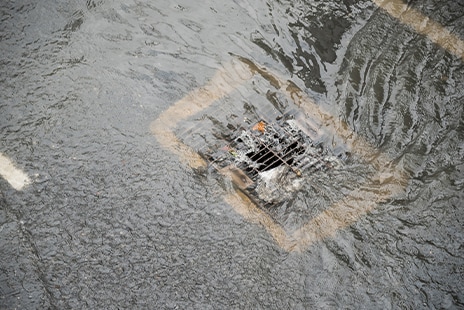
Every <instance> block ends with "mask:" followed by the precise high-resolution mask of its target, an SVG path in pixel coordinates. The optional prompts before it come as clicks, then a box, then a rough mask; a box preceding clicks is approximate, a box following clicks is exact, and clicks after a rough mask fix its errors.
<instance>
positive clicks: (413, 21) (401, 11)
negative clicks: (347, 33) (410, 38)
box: [372, 0, 464, 60]
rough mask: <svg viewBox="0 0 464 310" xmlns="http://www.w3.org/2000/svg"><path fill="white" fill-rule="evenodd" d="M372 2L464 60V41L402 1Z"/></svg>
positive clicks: (378, 0)
mask: <svg viewBox="0 0 464 310" xmlns="http://www.w3.org/2000/svg"><path fill="white" fill-rule="evenodd" d="M372 1H373V2H374V3H375V4H376V5H378V6H379V7H380V8H382V9H384V10H385V11H386V12H387V13H388V14H390V15H391V16H393V17H395V18H396V19H398V20H399V21H400V22H402V23H403V24H406V25H408V26H410V27H411V28H412V29H414V31H415V32H417V33H419V34H422V35H425V36H427V37H428V38H429V39H430V41H432V42H434V43H435V44H437V45H439V46H441V47H442V48H444V49H446V50H448V51H449V52H451V53H453V54H454V55H456V56H458V57H460V58H461V59H463V60H464V41H462V40H461V39H460V38H459V37H458V36H456V35H454V34H452V33H451V32H450V31H449V30H448V29H446V28H445V27H443V26H442V25H440V24H439V23H437V22H435V21H434V20H432V19H430V18H429V17H427V16H425V15H424V14H422V13H421V12H419V11H417V10H416V9H413V8H411V7H408V5H407V4H406V3H404V2H403V1H401V0H388V1H387V0H372Z"/></svg>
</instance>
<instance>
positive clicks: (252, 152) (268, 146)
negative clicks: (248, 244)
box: [200, 117, 341, 207]
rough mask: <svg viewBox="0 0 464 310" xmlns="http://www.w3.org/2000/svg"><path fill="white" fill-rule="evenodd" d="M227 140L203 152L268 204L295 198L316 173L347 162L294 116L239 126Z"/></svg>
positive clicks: (256, 198) (262, 203)
mask: <svg viewBox="0 0 464 310" xmlns="http://www.w3.org/2000/svg"><path fill="white" fill-rule="evenodd" d="M225 140H226V141H225V143H224V144H222V145H218V146H217V147H216V148H214V149H212V148H207V149H206V150H204V151H200V154H201V155H202V156H203V157H204V158H205V159H206V160H207V161H209V162H210V164H211V165H212V166H213V167H214V168H215V169H217V170H218V171H219V172H220V173H221V174H223V175H226V176H228V177H230V178H231V179H232V182H233V183H234V184H235V185H236V186H237V187H238V188H239V189H240V190H242V191H244V192H245V194H247V196H248V197H250V198H251V199H252V200H253V201H254V202H255V203H257V204H258V205H259V206H262V207H274V206H277V205H278V204H280V203H282V202H284V201H286V200H288V199H291V198H292V197H293V196H294V193H295V192H296V191H298V190H299V189H300V188H301V186H302V182H303V180H304V177H306V176H308V175H310V174H311V172H315V171H318V170H326V169H331V168H335V167H338V166H339V165H341V161H340V159H339V158H337V157H336V156H333V155H332V154H330V153H329V152H328V151H327V150H325V149H324V148H323V146H322V145H321V144H318V143H315V142H314V141H313V140H312V139H311V138H310V137H309V136H308V135H307V134H306V133H305V131H304V130H303V129H302V128H301V126H300V125H299V124H298V122H297V121H295V120H294V119H292V118H288V117H287V118H283V117H281V118H279V119H276V121H275V122H272V123H271V122H267V121H265V120H261V121H259V122H257V123H256V124H254V125H253V126H250V127H249V128H243V127H241V128H238V129H235V130H234V131H233V132H232V133H231V134H230V135H229V136H227V138H226V139H225Z"/></svg>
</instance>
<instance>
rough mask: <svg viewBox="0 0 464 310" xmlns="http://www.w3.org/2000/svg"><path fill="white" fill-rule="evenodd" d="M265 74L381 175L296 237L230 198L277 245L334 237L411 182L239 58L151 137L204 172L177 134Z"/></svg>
mask: <svg viewBox="0 0 464 310" xmlns="http://www.w3.org/2000/svg"><path fill="white" fill-rule="evenodd" d="M255 75H260V76H261V77H262V78H264V79H265V80H267V81H268V82H269V84H270V86H271V87H274V88H275V89H277V90H278V91H280V92H281V93H282V94H285V95H286V96H287V97H288V98H290V99H291V100H292V101H293V102H294V103H295V104H296V105H297V106H299V107H300V108H301V109H302V110H303V111H304V112H305V114H306V115H307V116H308V117H310V118H313V119H315V120H316V121H318V122H319V123H320V124H321V125H322V126H323V127H324V128H325V129H328V130H331V131H332V132H333V133H334V134H336V135H338V136H339V137H341V138H343V140H344V141H346V143H347V145H348V146H349V148H350V150H351V151H352V152H354V153H356V154H357V155H359V156H360V157H362V158H365V159H366V161H367V162H369V164H370V165H372V166H373V167H374V168H375V169H376V171H377V173H376V174H375V176H373V177H371V178H370V181H368V182H367V183H365V184H360V186H359V187H358V188H357V189H355V190H353V191H352V192H351V193H349V194H348V195H347V196H345V197H344V198H343V199H341V200H340V201H338V202H335V203H334V204H333V205H331V206H329V207H328V208H327V209H326V210H325V211H323V212H321V213H320V214H318V215H317V216H316V217H315V218H313V219H311V220H310V221H308V222H307V223H306V224H304V225H303V226H301V227H300V228H298V229H297V230H295V231H293V232H287V231H285V229H284V227H282V226H281V225H280V224H279V223H277V222H276V221H274V220H273V219H272V218H271V217H270V216H269V215H268V214H267V213H266V212H264V211H263V210H261V209H260V208H258V206H256V205H255V204H254V203H253V202H251V201H250V199H249V198H248V197H247V196H246V195H244V194H243V193H242V192H241V191H239V190H236V191H235V192H232V193H227V194H225V196H224V200H225V201H226V202H227V203H228V204H229V205H231V206H232V208H233V209H234V210H235V211H236V212H237V213H239V214H241V215H242V216H243V217H245V218H246V219H247V220H249V221H251V222H254V223H257V224H260V225H262V226H263V227H264V228H265V229H266V230H267V232H268V233H269V234H270V235H271V236H272V238H273V239H274V240H275V242H276V243H277V244H278V245H279V246H280V247H281V248H282V249H284V250H286V251H303V250H305V249H306V248H308V247H309V246H311V245H312V244H314V243H316V242H318V241H321V240H323V239H324V238H328V237H332V236H334V235H335V234H336V232H337V231H339V230H340V229H344V228H346V227H348V226H350V225H352V224H353V223H355V222H356V221H357V220H359V219H360V218H361V217H362V216H363V215H365V214H366V213H368V212H370V211H372V210H373V209H374V208H376V207H377V206H378V205H379V204H380V203H383V202H385V201H387V200H388V199H391V198H392V197H394V196H395V195H396V194H398V193H400V192H402V191H403V190H404V188H405V187H406V186H407V183H408V176H407V174H406V173H405V172H404V171H403V169H402V167H401V164H399V165H395V164H394V163H393V161H392V160H391V159H390V158H388V156H386V155H385V154H382V153H380V152H379V151H378V150H376V149H375V148H374V147H372V146H371V145H370V144H369V143H368V142H367V141H366V140H364V139H363V138H362V137H360V136H358V135H357V134H356V133H355V132H353V131H352V130H351V129H350V128H349V126H348V125H347V124H346V123H344V122H343V121H341V120H339V119H338V118H337V117H334V116H332V115H330V113H328V112H327V111H325V110H323V109H322V108H321V107H319V106H318V105H316V104H315V102H314V101H313V100H312V99H311V98H310V97H309V96H307V95H306V94H305V92H304V91H302V90H301V89H299V88H298V87H297V86H296V85H295V84H293V83H292V82H290V81H287V80H285V79H284V78H282V77H280V76H279V75H277V74H276V73H272V72H270V70H268V69H263V68H260V67H258V66H257V65H255V64H254V63H253V62H252V61H250V60H248V59H245V58H240V57H239V58H238V60H236V59H235V60H233V61H232V62H231V63H229V64H227V65H225V66H224V68H223V69H221V70H218V72H217V73H216V74H215V76H214V77H213V78H212V79H211V81H210V82H209V83H208V84H207V85H205V86H203V87H201V88H199V89H197V90H193V91H192V92H191V93H189V94H188V95H187V96H185V97H184V98H182V99H181V100H179V101H177V102H176V103H175V104H174V105H173V106H171V107H169V108H168V109H167V110H166V111H164V112H163V113H161V115H160V116H159V117H158V119H156V120H155V121H153V122H152V124H151V125H150V128H151V131H152V133H153V134H154V135H155V137H156V138H157V140H158V142H159V143H160V144H161V145H162V146H163V147H165V148H166V149H168V150H169V151H171V152H173V153H174V154H176V155H177V156H178V157H179V158H180V159H181V161H183V162H185V163H187V164H188V165H189V166H191V167H192V168H199V167H205V166H206V162H205V161H204V160H203V159H202V158H201V157H200V155H199V154H198V153H196V152H195V150H193V149H192V148H191V147H189V146H188V145H186V144H184V143H183V142H182V141H180V140H179V139H178V138H177V137H176V136H175V134H174V132H173V130H174V128H175V127H176V125H177V124H178V123H179V122H181V121H182V120H185V119H187V118H188V117H191V116H193V115H195V114H197V113H199V112H201V111H202V110H204V109H206V108H207V107H209V106H210V105H212V104H213V103H214V102H215V101H217V100H218V99H220V98H222V97H224V96H226V95H227V94H229V93H231V92H232V91H234V90H235V89H237V88H238V87H239V86H240V85H242V84H244V83H245V82H247V81H249V80H250V79H251V78H252V77H253V76H255Z"/></svg>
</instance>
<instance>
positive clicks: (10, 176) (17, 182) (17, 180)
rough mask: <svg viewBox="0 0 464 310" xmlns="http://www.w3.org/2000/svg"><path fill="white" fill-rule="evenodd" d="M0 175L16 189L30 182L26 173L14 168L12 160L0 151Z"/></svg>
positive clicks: (20, 188)
mask: <svg viewBox="0 0 464 310" xmlns="http://www.w3.org/2000/svg"><path fill="white" fill-rule="evenodd" d="M0 175H1V176H2V177H3V178H4V179H5V180H7V181H8V183H10V185H11V186H12V187H13V188H14V189H16V190H18V191H20V190H22V189H23V188H24V187H25V186H27V185H28V184H29V183H30V182H31V180H30V179H29V177H28V176H27V174H25V173H24V172H23V171H21V170H20V169H18V168H16V167H15V165H14V164H13V162H12V161H11V160H10V159H9V158H8V157H6V156H5V155H3V154H2V153H0Z"/></svg>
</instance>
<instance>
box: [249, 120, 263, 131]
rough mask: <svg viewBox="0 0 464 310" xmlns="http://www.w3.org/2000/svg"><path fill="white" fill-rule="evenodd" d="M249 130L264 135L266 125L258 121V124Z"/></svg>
mask: <svg viewBox="0 0 464 310" xmlns="http://www.w3.org/2000/svg"><path fill="white" fill-rule="evenodd" d="M251 129H253V130H257V131H260V132H262V133H264V130H266V123H265V122H264V121H260V122H259V123H258V124H256V125H254V126H253V128H251Z"/></svg>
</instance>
